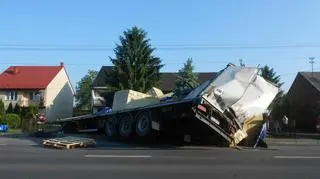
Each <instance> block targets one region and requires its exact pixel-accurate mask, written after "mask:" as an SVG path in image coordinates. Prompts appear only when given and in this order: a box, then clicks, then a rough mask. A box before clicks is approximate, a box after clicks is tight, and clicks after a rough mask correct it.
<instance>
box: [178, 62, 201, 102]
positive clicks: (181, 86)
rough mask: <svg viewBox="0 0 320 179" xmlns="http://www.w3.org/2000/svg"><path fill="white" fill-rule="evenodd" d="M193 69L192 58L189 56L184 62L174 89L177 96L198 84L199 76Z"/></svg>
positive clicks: (186, 92)
mask: <svg viewBox="0 0 320 179" xmlns="http://www.w3.org/2000/svg"><path fill="white" fill-rule="evenodd" d="M193 70H194V66H193V65H192V59H191V58H189V59H188V60H187V62H186V63H185V64H184V67H183V68H182V69H180V70H179V73H178V76H177V77H178V79H177V81H176V87H175V90H174V92H175V94H176V96H178V97H181V96H184V95H186V94H188V93H189V92H190V91H191V90H192V89H193V88H195V87H196V86H197V85H198V76H197V75H196V74H195V73H193Z"/></svg>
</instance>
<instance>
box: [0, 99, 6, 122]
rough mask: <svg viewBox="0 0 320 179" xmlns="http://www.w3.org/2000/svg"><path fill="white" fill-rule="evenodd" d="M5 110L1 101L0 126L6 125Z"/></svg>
mask: <svg viewBox="0 0 320 179" xmlns="http://www.w3.org/2000/svg"><path fill="white" fill-rule="evenodd" d="M4 119H5V109H4V103H3V101H2V100H1V99H0V124H5V121H4Z"/></svg>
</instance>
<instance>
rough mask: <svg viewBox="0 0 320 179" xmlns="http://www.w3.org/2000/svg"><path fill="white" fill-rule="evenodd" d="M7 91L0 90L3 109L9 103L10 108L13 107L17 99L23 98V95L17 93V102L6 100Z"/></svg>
mask: <svg viewBox="0 0 320 179" xmlns="http://www.w3.org/2000/svg"><path fill="white" fill-rule="evenodd" d="M7 91H9V90H0V99H1V100H2V102H3V103H4V107H5V109H7V108H8V106H9V104H10V103H12V107H15V105H16V104H17V103H18V101H19V99H21V98H22V97H23V93H22V92H20V91H18V94H17V97H18V99H17V100H15V101H11V100H10V101H9V100H6V95H7Z"/></svg>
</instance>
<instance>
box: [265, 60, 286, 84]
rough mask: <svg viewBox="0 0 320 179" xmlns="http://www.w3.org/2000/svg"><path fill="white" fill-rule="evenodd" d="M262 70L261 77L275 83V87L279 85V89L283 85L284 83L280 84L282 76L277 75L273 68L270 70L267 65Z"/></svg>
mask: <svg viewBox="0 0 320 179" xmlns="http://www.w3.org/2000/svg"><path fill="white" fill-rule="evenodd" d="M260 70H261V76H262V77H263V78H264V79H266V80H268V81H270V82H272V83H274V84H275V85H278V86H279V87H281V86H282V85H283V83H280V76H279V75H277V73H276V72H275V71H274V69H273V68H270V67H269V66H267V65H265V66H264V67H262V68H261V69H260Z"/></svg>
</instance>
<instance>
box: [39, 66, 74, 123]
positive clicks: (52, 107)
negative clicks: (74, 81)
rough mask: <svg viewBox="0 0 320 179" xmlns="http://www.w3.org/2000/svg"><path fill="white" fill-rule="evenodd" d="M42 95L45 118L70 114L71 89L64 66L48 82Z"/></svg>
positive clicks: (52, 118)
mask: <svg viewBox="0 0 320 179" xmlns="http://www.w3.org/2000/svg"><path fill="white" fill-rule="evenodd" d="M44 95H45V106H46V108H47V109H46V116H47V120H55V119H57V118H65V117H71V116H72V112H73V90H72V86H71V84H70V82H69V80H68V76H67V73H66V71H65V69H64V68H63V69H62V70H61V71H60V72H59V73H58V74H57V75H56V77H55V78H54V79H53V80H52V81H51V82H50V83H49V85H48V86H47V89H46V91H45V94H44Z"/></svg>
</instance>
